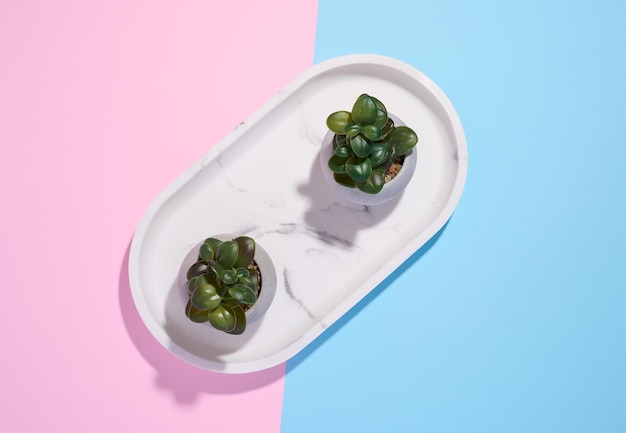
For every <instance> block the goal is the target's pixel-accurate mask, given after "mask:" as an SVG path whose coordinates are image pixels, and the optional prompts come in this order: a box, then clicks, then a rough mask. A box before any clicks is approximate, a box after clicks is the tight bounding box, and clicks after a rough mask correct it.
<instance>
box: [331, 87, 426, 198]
mask: <svg viewBox="0 0 626 433" xmlns="http://www.w3.org/2000/svg"><path fill="white" fill-rule="evenodd" d="M326 125H327V126H328V129H330V130H331V131H332V132H334V133H335V135H334V137H333V151H334V153H333V156H331V157H330V159H329V160H328V167H329V168H330V169H331V170H332V172H333V176H334V178H335V181H336V182H337V183H339V184H341V185H344V186H347V187H350V188H355V187H356V188H359V189H360V190H361V191H364V192H366V193H369V194H378V193H379V192H380V191H381V190H382V188H383V186H384V184H385V172H386V171H387V170H388V169H389V167H390V166H391V164H392V163H393V161H394V160H395V159H396V158H397V157H400V156H403V155H406V154H407V153H408V152H409V151H410V150H411V149H413V148H414V147H415V145H416V144H417V134H416V133H415V131H413V130H412V129H411V128H409V127H408V126H395V125H394V122H393V120H392V119H391V118H390V117H389V116H388V114H387V109H386V108H385V106H384V105H383V103H382V102H380V101H379V100H378V99H376V98H374V97H373V96H370V95H366V94H362V95H361V96H359V97H358V98H357V100H356V102H355V103H354V105H353V107H352V111H351V112H349V111H336V112H334V113H332V114H331V115H330V116H328V118H327V119H326Z"/></svg>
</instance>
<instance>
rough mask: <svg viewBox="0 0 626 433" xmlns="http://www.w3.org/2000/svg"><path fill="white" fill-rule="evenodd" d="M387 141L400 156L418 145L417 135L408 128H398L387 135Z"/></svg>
mask: <svg viewBox="0 0 626 433" xmlns="http://www.w3.org/2000/svg"><path fill="white" fill-rule="evenodd" d="M387 141H388V142H389V144H390V145H391V146H392V147H394V148H395V149H396V154H397V155H398V156H401V155H405V154H407V153H408V152H409V151H410V150H411V149H413V148H414V147H415V145H416V144H417V134H416V133H415V131H413V130H412V129H411V128H409V127H408V126H398V127H396V128H394V129H393V131H391V132H390V133H389V135H387Z"/></svg>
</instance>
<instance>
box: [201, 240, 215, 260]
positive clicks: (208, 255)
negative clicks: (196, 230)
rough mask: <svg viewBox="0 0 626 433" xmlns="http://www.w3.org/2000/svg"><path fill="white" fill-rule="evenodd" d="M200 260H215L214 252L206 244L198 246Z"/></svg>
mask: <svg viewBox="0 0 626 433" xmlns="http://www.w3.org/2000/svg"><path fill="white" fill-rule="evenodd" d="M200 258H201V259H202V260H213V259H215V250H214V249H213V247H212V246H211V245H210V244H208V243H206V242H205V243H203V244H202V245H200Z"/></svg>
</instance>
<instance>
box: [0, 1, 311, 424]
mask: <svg viewBox="0 0 626 433" xmlns="http://www.w3.org/2000/svg"><path fill="white" fill-rule="evenodd" d="M316 12H317V2H316V1H309V0H307V1H304V2H297V3H293V4H292V2H288V1H270V2H269V3H268V2H264V3H262V4H257V3H253V2H244V1H239V0H235V1H233V2H202V1H191V0H184V1H178V2H173V1H150V2H148V1H138V2H132V3H127V2H121V1H112V2H104V3H100V2H81V1H60V2H54V3H50V2H40V1H26V2H12V3H11V2H10V3H5V4H3V5H2V6H0V53H2V56H1V57H0V239H2V248H0V275H1V276H2V283H3V287H4V290H2V291H0V303H1V305H2V314H0V326H1V327H2V329H3V332H2V333H1V334H0V344H2V347H3V348H4V349H3V359H2V364H1V368H0V383H1V384H2V385H1V387H0V404H1V407H2V416H0V431H3V432H4V431H6V432H32V431H40V430H43V431H50V432H56V431H63V432H70V433H71V432H75V431H90V432H111V431H151V432H171V431H179V430H191V429H197V428H198V426H202V425H205V424H207V422H208V421H207V420H210V421H211V425H212V429H213V430H214V431H227V429H228V431H233V425H232V419H233V417H237V418H238V419H239V421H238V424H237V426H236V427H235V431H251V430H252V429H254V430H255V431H261V432H277V431H279V429H280V419H281V407H282V395H283V394H282V393H283V373H284V365H283V366H279V367H276V368H274V369H271V370H268V371H265V372H259V373H255V374H250V375H242V376H227V375H220V374H217V373H211V372H207V371H204V370H201V369H198V368H196V367H193V366H190V365H188V364H186V363H184V362H183V361H181V360H179V359H178V358H176V357H175V356H173V355H171V354H170V353H169V352H167V351H166V350H165V349H164V348H162V347H161V346H160V345H159V343H157V342H156V340H154V338H153V337H152V336H151V335H150V334H149V332H148V331H147V329H146V328H145V326H144V325H143V323H142V322H141V320H140V319H139V316H138V314H137V312H136V310H135V307H134V304H133V303H132V299H131V295H130V290H129V286H128V276H127V270H126V269H127V260H128V247H129V245H130V241H131V238H132V234H133V232H134V230H135V227H136V225H137V223H138V222H139V220H140V218H141V215H142V214H143V212H144V210H145V209H146V207H147V206H148V204H149V203H150V202H151V200H152V199H153V198H154V197H155V196H156V195H157V194H158V193H159V191H161V190H162V189H163V188H164V187H165V186H166V185H167V184H169V183H170V182H171V181H172V180H174V179H175V178H176V177H177V176H178V175H179V174H180V173H181V172H182V171H184V170H185V169H186V168H187V167H189V166H190V165H191V164H192V163H193V162H195V161H196V160H197V159H198V158H200V157H201V156H202V155H203V154H204V153H205V152H206V151H208V150H209V148H210V147H211V146H212V145H214V144H215V143H217V142H218V141H219V140H220V139H221V138H222V137H224V136H225V135H227V134H228V132H229V131H230V130H232V129H233V128H234V127H235V126H236V125H238V124H239V122H241V121H242V120H244V119H245V118H247V117H248V116H249V115H250V114H252V113H253V112H254V111H255V110H256V109H257V108H259V107H260V106H261V105H262V104H263V103H265V102H266V101H267V100H268V99H269V98H270V97H271V96H272V95H273V94H274V93H275V92H277V91H278V90H280V89H281V88H282V87H283V86H285V85H286V84H287V83H289V82H290V81H291V80H292V79H294V78H295V77H296V76H297V75H299V74H300V73H301V72H303V71H304V70H306V69H307V68H308V67H310V66H311V65H312V62H313V45H314V36H315V20H316ZM241 411H244V412H245V413H246V414H248V415H247V416H246V417H243V418H241V417H240V415H239V414H240V413H241Z"/></svg>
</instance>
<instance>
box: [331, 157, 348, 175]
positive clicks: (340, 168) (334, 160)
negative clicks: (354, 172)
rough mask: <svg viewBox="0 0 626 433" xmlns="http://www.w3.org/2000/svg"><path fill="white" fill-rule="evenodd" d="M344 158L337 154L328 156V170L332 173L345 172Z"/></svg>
mask: <svg viewBox="0 0 626 433" xmlns="http://www.w3.org/2000/svg"><path fill="white" fill-rule="evenodd" d="M346 161H347V159H346V158H342V157H340V156H337V155H333V156H331V157H330V159H329V160H328V168H330V170H331V171H332V172H333V173H337V174H342V173H345V172H346V168H345V165H346Z"/></svg>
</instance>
